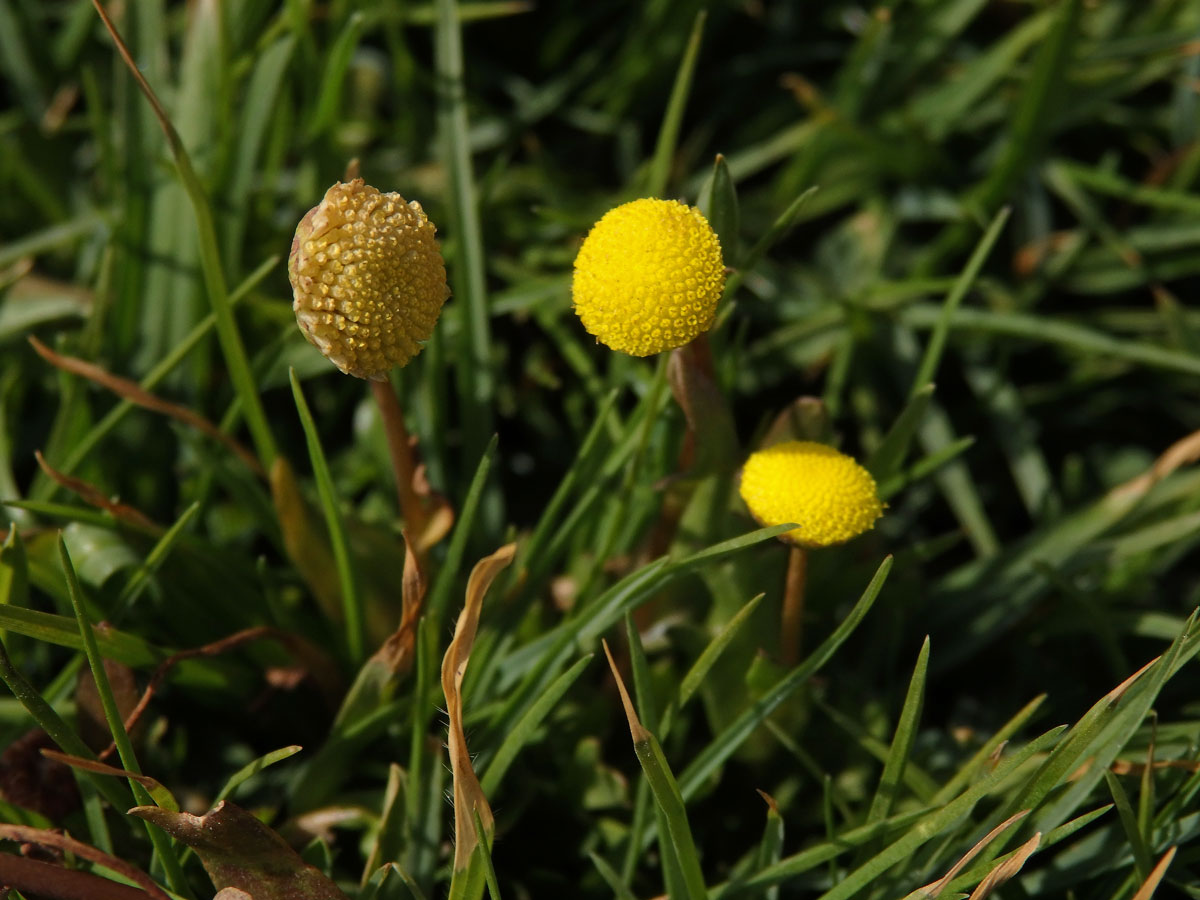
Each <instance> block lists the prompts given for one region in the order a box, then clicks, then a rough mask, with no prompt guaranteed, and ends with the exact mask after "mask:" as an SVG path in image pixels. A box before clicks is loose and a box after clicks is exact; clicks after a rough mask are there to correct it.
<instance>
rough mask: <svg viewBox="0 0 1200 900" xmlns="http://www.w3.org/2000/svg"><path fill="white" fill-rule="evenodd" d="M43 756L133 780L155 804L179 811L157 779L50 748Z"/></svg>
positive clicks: (75, 767) (84, 768) (100, 773)
mask: <svg viewBox="0 0 1200 900" xmlns="http://www.w3.org/2000/svg"><path fill="white" fill-rule="evenodd" d="M42 756H44V757H46V759H49V760H53V761H54V762H57V763H62V764H63V765H64V766H70V767H71V768H73V769H80V770H81V771H84V772H92V773H94V774H96V775H111V776H112V777H114V778H129V779H132V780H133V781H136V782H137V783H138V784H140V785H141V786H142V787H144V788H145V789H146V792H147V793H148V794H150V796H151V797H153V798H154V802H155V803H157V804H159V805H160V806H163V807H165V808H167V809H176V810H177V809H178V808H179V804H178V803H176V802H175V798H174V797H173V796H171V792H170V791H168V790H167V789H166V788H165V787H163V786H162V782H160V781H159V780H158V779H156V778H151V777H150V776H149V775H142V774H140V773H137V772H129V771H127V770H125V769H118V768H116V767H115V766H110V765H108V764H107V763H102V762H100V761H99V760H96V759H84V758H83V757H82V756H72V755H71V754H69V753H62V752H61V751H59V750H53V749H51V748H49V747H47V748H46V749H44V750H42Z"/></svg>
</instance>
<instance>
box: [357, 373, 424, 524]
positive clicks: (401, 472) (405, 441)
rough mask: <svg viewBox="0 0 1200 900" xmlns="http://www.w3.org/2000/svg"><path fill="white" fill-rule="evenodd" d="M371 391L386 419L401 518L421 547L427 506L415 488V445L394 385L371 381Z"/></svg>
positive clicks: (386, 431)
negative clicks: (405, 422) (413, 445)
mask: <svg viewBox="0 0 1200 900" xmlns="http://www.w3.org/2000/svg"><path fill="white" fill-rule="evenodd" d="M371 391H372V392H373V393H374V394H375V402H376V403H377V404H378V405H379V414H380V415H381V416H382V417H383V430H384V433H385V434H386V435H387V442H388V451H389V452H390V453H391V457H392V469H393V470H394V471H395V473H396V493H397V494H398V495H399V498H400V515H401V516H403V518H404V529H405V531H407V532H408V533H409V535H411V536H412V538H413V542H414V544H415V546H417V547H418V548H419V547H422V546H423V545H424V544H423V540H422V538H423V537H424V535H425V530H426V528H427V527H428V525H429V516H428V515H427V514H426V512H425V504H424V503H422V502H421V498H420V496H419V495H418V494H417V491H416V488H415V487H414V486H413V475H414V473H415V472H416V469H417V464H416V460H415V459H414V458H413V448H412V441H411V439H410V438H409V435H408V429H407V428H406V427H405V426H404V411H403V410H402V409H401V408H400V401H399V400H398V399H397V398H396V392H395V391H394V390H392V385H391V382H388V381H372V382H371Z"/></svg>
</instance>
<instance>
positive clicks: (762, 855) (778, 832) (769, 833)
mask: <svg viewBox="0 0 1200 900" xmlns="http://www.w3.org/2000/svg"><path fill="white" fill-rule="evenodd" d="M758 794H759V796H760V797H762V798H763V802H765V803H766V804H767V823H766V825H765V826H764V828H763V836H762V841H761V843H759V845H758V852H757V854H756V856H755V860H754V869H755V871H758V872H761V871H762V870H763V869H766V868H768V867H770V866H773V865H775V864H776V863H778V862H779V860H780V858H781V857H782V856H783V816H781V815H780V814H779V806H778V805H777V804H776V803H775V798H774V797H772V796H771V795H770V794H767V793H765V792H763V791H759V792H758ZM763 900H779V887H778V886H773V887H769V888H767V889H766V890H765V891H764V892H763Z"/></svg>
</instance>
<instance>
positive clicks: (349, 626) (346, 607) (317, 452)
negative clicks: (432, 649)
mask: <svg viewBox="0 0 1200 900" xmlns="http://www.w3.org/2000/svg"><path fill="white" fill-rule="evenodd" d="M288 377H289V378H291V381H292V397H293V398H295V401H296V412H297V413H298V414H299V416H300V425H301V427H302V428H303V429H304V439H305V441H306V443H307V444H308V458H309V461H310V462H311V463H312V468H313V476H314V478H315V479H316V482H317V493H318V494H319V495H320V497H321V512H322V513H323V514H324V516H325V527H326V528H327V529H328V530H329V544H330V546H331V548H332V549H333V560H334V565H335V566H337V573H338V583H339V585H340V586H341V589H342V614H343V615H344V617H345V620H344V622H343V623H342V624H343V626H344V627H345V629H346V636H345V641H346V651H347V653H348V654H349V659H350V662H351V663H352V664H353V665H355V666H357V665H358V664H360V663H361V662H362V660H363V656H364V653H365V650H364V641H365V631H364V629H365V627H366V626H365V623H364V621H363V609H362V603H361V600H360V598H359V595H358V582H357V579H356V578H355V575H354V561H353V560H352V559H351V558H350V546H349V544H348V542H347V539H346V525H345V522H343V521H342V512H341V509H340V507H339V506H338V497H337V488H336V487H335V486H334V484H333V475H332V474H330V472H329V463H328V461H327V460H326V459H325V451H324V449H323V448H322V447H321V436H320V433H319V432H318V431H317V424H316V422H314V421H313V417H312V412H310V411H309V408H308V401H306V400H305V399H304V391H303V390H302V389H301V387H300V380H299V379H298V378H297V377H296V370H295V369H289V370H288Z"/></svg>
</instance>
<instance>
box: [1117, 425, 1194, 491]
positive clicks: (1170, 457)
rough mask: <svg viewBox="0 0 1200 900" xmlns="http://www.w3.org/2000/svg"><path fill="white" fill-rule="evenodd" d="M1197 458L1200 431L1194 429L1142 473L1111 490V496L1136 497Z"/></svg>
mask: <svg viewBox="0 0 1200 900" xmlns="http://www.w3.org/2000/svg"><path fill="white" fill-rule="evenodd" d="M1197 460H1200V431H1193V432H1192V433H1191V434H1189V435H1187V436H1186V437H1183V438H1180V439H1179V440H1177V441H1176V442H1175V443H1173V444H1172V445H1171V446H1170V447H1168V448H1167V449H1166V450H1164V451H1163V452H1162V454H1161V455H1160V456H1159V457H1158V459H1156V460H1155V461H1154V464H1153V465H1152V466H1150V468H1149V469H1147V470H1146V471H1145V472H1143V473H1142V474H1141V475H1138V476H1137V477H1136V478H1132V479H1130V480H1129V481H1127V482H1125V483H1124V484H1121V485H1118V486H1117V487H1115V488H1113V489H1112V490H1111V491H1109V496H1110V497H1118V498H1123V499H1136V498H1138V497H1140V496H1142V495H1143V494H1145V493H1146V492H1147V491H1148V490H1150V488H1152V487H1154V485H1156V484H1158V483H1159V482H1160V481H1162V480H1163V479H1164V478H1166V477H1167V476H1168V475H1170V474H1171V473H1172V472H1174V471H1175V470H1176V469H1178V468H1180V467H1181V466H1185V465H1188V464H1189V463H1194V462H1196V461H1197Z"/></svg>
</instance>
